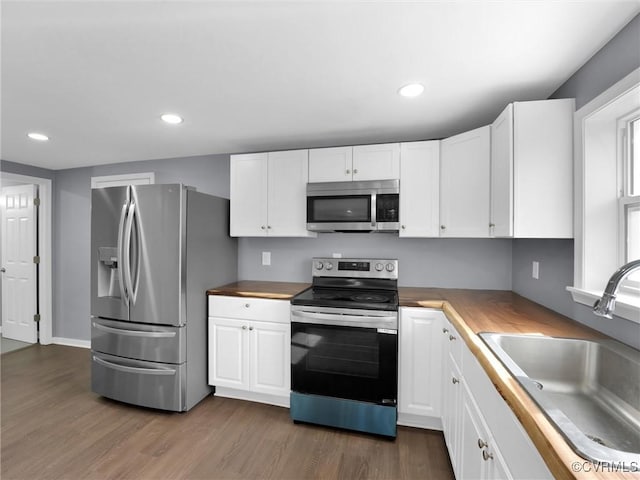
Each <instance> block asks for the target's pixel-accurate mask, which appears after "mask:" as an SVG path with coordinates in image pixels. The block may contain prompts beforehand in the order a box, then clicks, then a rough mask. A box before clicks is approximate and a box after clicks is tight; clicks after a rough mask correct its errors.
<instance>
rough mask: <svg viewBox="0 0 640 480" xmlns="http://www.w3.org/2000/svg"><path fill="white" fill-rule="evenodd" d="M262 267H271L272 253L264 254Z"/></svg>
mask: <svg viewBox="0 0 640 480" xmlns="http://www.w3.org/2000/svg"><path fill="white" fill-rule="evenodd" d="M262 265H265V266H269V265H271V252H262Z"/></svg>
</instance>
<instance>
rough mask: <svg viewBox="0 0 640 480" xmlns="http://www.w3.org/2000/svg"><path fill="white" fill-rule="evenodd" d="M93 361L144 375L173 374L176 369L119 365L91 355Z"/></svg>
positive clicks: (115, 368)
mask: <svg viewBox="0 0 640 480" xmlns="http://www.w3.org/2000/svg"><path fill="white" fill-rule="evenodd" d="M93 361H94V362H96V363H99V364H100V365H102V366H104V367H107V368H112V369H113V370H119V371H121V372H125V373H143V374H145V375H175V374H176V370H175V369H174V368H160V367H157V368H144V367H129V366H127V365H119V364H117V363H113V362H108V361H106V360H103V359H101V358H98V357H96V356H95V355H93Z"/></svg>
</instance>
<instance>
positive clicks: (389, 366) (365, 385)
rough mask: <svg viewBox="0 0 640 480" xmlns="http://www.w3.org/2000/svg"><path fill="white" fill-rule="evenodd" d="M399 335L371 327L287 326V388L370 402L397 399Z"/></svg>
mask: <svg viewBox="0 0 640 480" xmlns="http://www.w3.org/2000/svg"><path fill="white" fill-rule="evenodd" d="M397 355H398V336H397V335H394V334H390V333H379V332H378V331H377V329H375V328H358V327H343V326H329V325H316V324H306V323H298V322H292V324H291V388H292V390H294V391H296V392H299V393H310V394H316V395H325V396H332V397H338V398H347V399H352V400H360V401H367V402H374V403H379V404H382V403H385V404H386V403H388V402H389V400H391V401H395V400H396V397H397V364H398V361H397Z"/></svg>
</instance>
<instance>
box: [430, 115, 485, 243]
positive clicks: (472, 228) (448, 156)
mask: <svg viewBox="0 0 640 480" xmlns="http://www.w3.org/2000/svg"><path fill="white" fill-rule="evenodd" d="M490 137H491V127H490V126H489V125H487V126H485V127H481V128H477V129H475V130H472V131H470V132H465V133H462V134H460V135H456V136H455V137H450V138H447V139H445V140H442V142H441V144H440V149H441V150H440V179H441V182H440V224H441V225H440V236H442V237H474V238H481V237H488V236H489V180H490V178H489V162H490V147H491V145H490Z"/></svg>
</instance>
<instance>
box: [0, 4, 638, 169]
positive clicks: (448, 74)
mask: <svg viewBox="0 0 640 480" xmlns="http://www.w3.org/2000/svg"><path fill="white" fill-rule="evenodd" d="M639 11H640V2H638V1H637V0H630V1H593V0H586V1H551V0H547V1H544V0H539V1H491V2H485V1H475V2H471V1H469V2H463V1H455V2H444V1H424V2H419V1H411V2H398V1H396V2H391V1H387V2H381V1H368V2H364V1H357V2H356V1H351V2H347V1H297V2H293V1H290V2H282V1H280V2H275V1H264V0H263V1H252V2H249V1H238V0H236V1H227V2H222V1H199V2H186V1H173V2H171V1H163V2H160V1H137V2H133V1H129V2H127V1H121V2H113V1H111V2H110V1H105V2H95V1H87V0H85V1H83V2H79V1H67V2H59V1H43V2H33V1H26V0H20V1H4V0H3V1H2V3H1V12H0V13H1V16H2V24H1V26H2V45H1V48H2V65H1V66H2V70H1V80H2V85H1V89H2V97H1V101H2V105H1V108H2V112H1V113H2V116H1V121H2V125H1V144H0V158H2V159H3V160H10V161H13V162H19V163H25V164H30V165H35V166H39V167H44V168H50V169H62V168H71V167H79V166H87V165H98V164H104V163H117V162H124V161H132V160H149V159H156V158H171V157H184V156H191V155H204V154H212V153H237V152H249V151H265V150H276V149H291V148H302V147H318V146H331V145H348V144H362V143H376V142H387V141H402V140H421V139H430V138H441V137H444V136H449V135H452V134H455V133H459V132H461V131H464V130H467V129H470V128H474V127H477V126H481V125H483V124H487V123H490V122H491V121H492V120H493V118H495V116H497V114H498V113H499V112H500V111H501V110H502V109H503V108H504V106H505V105H506V104H507V103H508V102H511V101H514V100H531V99H544V98H547V97H548V96H549V95H550V94H551V93H553V92H554V91H555V90H556V89H557V87H559V86H560V85H561V84H562V83H563V82H564V81H565V80H566V79H567V78H568V77H570V76H571V75H572V74H573V73H574V72H575V71H576V70H577V69H578V68H579V67H580V66H582V65H583V64H584V63H585V62H586V61H587V60H588V59H589V58H590V57H591V56H592V55H593V54H594V53H595V52H596V51H598V50H599V49H600V48H601V47H602V46H603V45H604V44H605V43H607V42H608V41H609V40H610V39H611V38H612V37H613V36H614V35H615V34H616V33H617V32H618V31H619V30H620V29H621V28H622V27H624V25H626V24H627V23H628V22H629V21H630V20H631V19H632V18H633V17H634V16H635V15H636V14H637V13H638V12H639ZM409 82H422V83H423V84H425V86H426V91H425V93H424V94H423V95H422V96H420V97H418V98H415V99H407V98H403V97H400V96H399V95H398V94H397V90H398V88H399V87H401V86H402V85H404V84H406V83H409ZM164 112H176V113H179V114H181V115H182V116H183V117H184V118H185V121H184V123H183V124H181V125H179V126H170V125H167V124H164V123H163V122H162V121H161V120H160V119H159V116H160V115H161V114H162V113H164ZM31 131H37V132H42V133H46V134H47V135H48V136H49V137H50V141H48V142H42V143H40V142H34V141H33V140H30V139H28V138H27V136H26V134H27V133H28V132H31Z"/></svg>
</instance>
